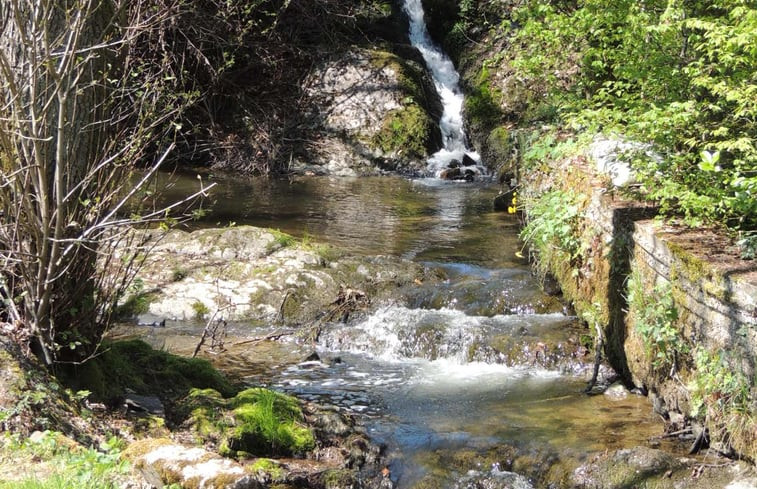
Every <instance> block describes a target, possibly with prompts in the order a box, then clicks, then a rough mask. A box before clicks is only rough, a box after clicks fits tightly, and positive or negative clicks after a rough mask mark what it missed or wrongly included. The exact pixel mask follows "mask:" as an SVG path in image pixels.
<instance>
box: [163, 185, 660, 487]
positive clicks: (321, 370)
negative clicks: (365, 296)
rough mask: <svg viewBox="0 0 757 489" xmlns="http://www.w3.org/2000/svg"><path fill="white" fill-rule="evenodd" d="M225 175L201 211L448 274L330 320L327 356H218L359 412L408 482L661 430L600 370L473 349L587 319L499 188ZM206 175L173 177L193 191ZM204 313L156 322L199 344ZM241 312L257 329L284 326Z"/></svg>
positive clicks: (482, 470)
mask: <svg viewBox="0 0 757 489" xmlns="http://www.w3.org/2000/svg"><path fill="white" fill-rule="evenodd" d="M206 178H207V177H206ZM211 179H213V180H216V181H217V182H218V183H219V185H218V187H217V188H216V189H214V190H213V194H212V198H211V200H212V201H213V203H212V206H211V208H210V211H209V212H208V214H207V215H206V216H205V217H204V218H203V220H202V221H199V222H196V223H195V224H194V225H196V226H216V225H226V224H228V223H229V222H230V221H232V222H235V223H237V224H253V225H261V226H267V227H274V228H280V229H281V230H282V231H286V232H289V233H292V234H294V235H297V236H303V235H305V234H309V235H310V236H312V237H313V238H314V239H316V240H319V241H325V242H329V243H332V244H334V245H336V246H340V247H344V248H346V249H348V250H349V251H350V252H352V253H356V254H363V255H376V254H390V255H396V256H402V257H406V258H409V259H412V260H415V261H418V262H422V263H425V264H427V265H428V266H430V267H437V268H440V269H442V270H444V272H445V274H446V277H447V280H446V281H445V282H444V283H443V284H441V285H439V286H434V287H429V286H426V285H419V287H418V289H417V291H416V293H415V294H411V295H410V296H409V297H406V298H404V299H403V300H404V302H403V301H399V300H398V301H397V302H396V303H391V304H383V305H381V306H380V307H379V308H378V309H377V310H376V311H375V312H373V313H371V314H370V315H368V316H366V317H362V318H359V319H357V320H355V321H353V322H350V323H348V324H333V325H330V326H329V327H328V328H326V330H325V331H324V332H323V334H322V335H321V338H320V340H319V343H318V345H316V348H317V351H318V354H319V356H320V361H304V359H305V358H306V357H307V356H308V355H309V354H310V353H311V352H312V349H311V347H310V346H308V345H301V344H298V343H295V342H290V341H280V342H262V343H259V344H256V345H254V346H250V345H244V346H238V347H233V348H231V349H230V351H229V352H227V353H225V354H223V355H221V356H220V358H219V359H218V361H219V365H221V366H222V367H223V368H224V369H226V370H228V371H231V372H233V373H234V374H235V375H237V376H238V377H241V378H243V379H244V380H245V381H246V382H247V383H249V384H250V385H267V386H270V387H273V388H275V389H279V390H282V391H286V392H289V393H291V394H294V395H296V396H298V397H301V398H304V399H309V400H314V401H318V402H320V403H323V404H326V405H331V406H335V407H336V408H338V409H342V410H345V411H347V412H351V413H354V414H355V415H357V416H359V417H360V419H361V420H362V421H363V422H364V423H365V426H366V428H367V430H368V433H369V434H370V435H371V436H372V437H373V439H375V440H376V441H377V442H381V443H383V444H385V445H386V447H387V460H388V463H389V468H390V469H391V471H392V479H393V480H394V482H395V483H396V487H398V488H403V489H404V488H412V487H421V486H417V484H418V483H419V481H421V482H423V483H425V484H426V485H425V486H423V487H438V488H444V487H450V488H453V487H464V486H463V485H461V484H463V483H462V482H460V481H461V480H462V479H463V478H465V477H470V474H472V473H474V474H475V473H479V474H484V475H486V474H489V473H491V472H492V471H493V470H496V468H495V469H492V468H491V464H492V463H493V461H496V462H497V463H499V464H500V466H501V467H506V468H510V467H511V466H512V467H514V468H515V469H516V470H519V471H521V472H525V473H527V474H528V475H529V476H531V477H532V478H534V479H535V480H537V479H538V477H539V473H540V471H547V470H552V471H554V470H556V469H554V468H552V469H550V467H553V466H560V464H565V465H566V466H569V465H570V463H577V462H580V461H581V460H583V459H584V458H586V457H588V456H589V454H591V453H592V452H596V451H602V450H605V449H614V448H621V447H626V446H635V445H637V444H644V443H646V440H647V439H648V438H649V437H650V436H653V435H658V434H660V433H661V430H662V428H661V426H659V424H658V423H656V422H655V420H654V419H653V418H652V413H651V409H650V407H649V405H648V404H647V402H646V400H645V399H643V398H640V397H636V396H633V395H630V396H628V397H626V398H624V399H613V398H609V397H608V396H602V395H600V396H587V395H585V394H582V392H581V391H582V389H583V388H584V386H585V383H586V380H587V377H586V369H581V368H573V367H569V368H566V367H564V366H561V364H559V362H558V363H555V364H554V365H553V366H547V367H546V368H545V367H544V366H535V365H534V364H533V362H523V363H518V362H515V363H513V362H505V361H503V359H502V356H501V355H499V356H498V355H487V354H481V355H478V354H476V353H475V352H479V351H483V352H484V353H486V352H487V351H489V350H487V349H486V348H483V349H481V348H480V347H481V345H502V344H505V343H507V344H509V345H511V346H510V348H515V349H527V348H529V345H531V346H533V345H538V344H539V341H543V342H545V343H554V344H557V343H564V344H567V343H569V342H570V341H572V340H574V339H575V338H580V336H581V334H583V333H584V332H585V330H584V329H583V328H582V326H581V325H580V324H578V322H577V321H576V320H575V318H573V317H571V316H570V315H569V314H566V313H565V312H563V310H562V307H560V306H559V304H558V305H555V300H554V298H551V297H547V296H545V295H544V294H543V293H542V292H541V291H540V289H539V287H538V286H537V284H536V283H535V281H534V279H533V278H532V275H531V274H530V271H529V265H528V263H526V262H525V261H524V260H523V259H522V258H519V256H518V255H519V253H518V252H519V251H520V249H521V244H520V242H519V241H518V238H517V231H518V226H519V223H518V221H517V217H515V216H511V215H507V214H503V213H496V212H493V211H492V210H491V201H492V198H493V197H494V195H495V194H496V188H493V187H491V186H489V185H488V184H484V183H455V182H442V181H439V180H435V179H433V180H415V181H409V180H406V179H402V178H398V177H376V178H361V179H343V178H341V179H330V178H324V177H320V178H318V177H315V178H297V179H294V180H275V179H273V180H271V179H267V180H256V179H250V180H245V179H243V178H238V177H235V178H230V179H224V178H222V177H211ZM194 182H196V179H194V178H180V179H178V180H177V181H176V183H175V184H172V186H171V185H168V186H169V187H170V190H171V191H172V192H174V193H176V195H182V194H186V192H187V188H188V186H191V185H193V183H194ZM169 197H170V196H169ZM200 327H201V326H200V325H191V324H184V325H177V326H175V327H172V328H166V329H165V330H151V332H150V334H151V335H153V336H152V338H151V339H152V340H153V341H154V342H155V343H157V344H159V345H160V346H162V347H165V348H168V349H169V350H173V351H178V352H187V351H191V349H192V348H193V346H194V343H195V342H196V335H197V334H198V331H199V328H200ZM231 327H232V330H231V331H230V333H231V334H232V335H233V336H235V337H242V338H243V337H257V336H262V335H264V334H266V333H267V332H268V331H270V330H271V328H272V327H273V326H272V325H250V324H243V323H240V324H234V325H232V326H231ZM508 342H509V343H508ZM513 345H514V346H513ZM499 348H500V349H502V348H503V347H499ZM544 464H546V465H544ZM471 471H474V472H471Z"/></svg>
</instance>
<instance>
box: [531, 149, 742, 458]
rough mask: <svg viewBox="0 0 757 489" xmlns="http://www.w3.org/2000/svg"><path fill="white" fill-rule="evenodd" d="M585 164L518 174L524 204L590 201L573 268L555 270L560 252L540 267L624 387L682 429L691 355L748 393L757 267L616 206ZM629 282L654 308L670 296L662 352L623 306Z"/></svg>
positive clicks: (637, 210)
mask: <svg viewBox="0 0 757 489" xmlns="http://www.w3.org/2000/svg"><path fill="white" fill-rule="evenodd" d="M590 163H591V161H590V159H589V158H588V157H587V156H585V155H579V156H574V157H572V158H568V159H566V160H565V161H561V162H557V163H553V164H552V165H551V166H552V168H551V170H550V171H549V172H542V171H539V172H532V173H531V174H529V173H528V172H526V171H522V176H521V180H522V181H521V189H520V190H519V192H520V195H521V196H522V198H523V200H524V201H528V200H529V199H537V198H538V196H539V195H541V194H542V193H544V192H546V191H548V190H561V191H564V192H570V193H572V194H574V195H582V196H586V197H587V198H586V199H584V200H583V205H584V207H583V211H582V219H581V223H580V224H579V225H578V226H577V229H576V233H577V234H578V235H579V237H580V239H581V242H582V244H583V246H582V248H581V250H582V251H581V256H580V258H579V260H578V263H577V264H576V263H571V264H570V265H568V264H566V263H565V261H564V260H562V261H560V259H559V257H560V256H561V255H559V251H558V254H556V255H553V256H552V258H551V259H547V260H545V261H546V262H547V263H548V264H549V265H548V268H549V270H548V271H549V272H550V273H551V274H553V275H554V276H555V278H556V279H557V281H558V282H559V283H560V285H561V288H562V290H563V293H564V294H565V296H566V298H567V299H568V300H570V301H571V302H573V304H574V306H575V309H576V312H577V314H578V315H579V316H581V317H583V318H584V319H586V320H587V322H589V323H592V322H594V323H596V324H597V326H599V327H600V329H601V331H602V335H603V340H604V352H605V355H606V358H607V359H608V360H609V361H610V363H611V364H612V366H613V367H614V368H615V369H616V370H617V371H618V373H619V374H621V376H622V377H623V378H624V380H625V381H626V382H627V383H628V384H634V385H635V386H636V387H641V388H643V389H644V390H646V391H647V392H649V393H650V395H651V397H652V400H653V402H654V407H655V410H656V411H658V412H660V413H661V414H663V416H664V417H666V418H667V419H668V420H669V421H670V422H671V423H672V424H675V425H679V426H683V425H686V424H688V423H689V422H690V421H692V420H696V417H695V416H693V415H692V403H691V399H692V395H691V390H692V389H691V385H693V383H694V382H695V381H696V379H697V375H698V373H697V372H696V362H695V361H694V352H695V351H699V350H701V349H704V350H706V352H707V354H708V355H712V357H713V358H718V359H720V361H722V362H726V364H727V368H729V369H732V371H733V372H735V373H737V374H739V375H740V374H743V375H744V376H745V378H746V379H747V380H748V386H747V387H749V386H751V385H753V384H754V377H755V368H756V364H757V262H755V261H753V260H752V261H747V260H739V259H738V258H737V257H738V252H737V250H736V249H735V248H734V247H733V245H732V244H730V243H729V241H728V240H727V239H726V237H723V236H718V235H717V234H716V233H714V232H712V231H709V230H701V229H696V230H686V229H677V228H674V227H672V226H670V225H666V224H663V223H662V222H661V221H659V220H656V219H655V218H654V215H655V213H656V210H655V208H654V207H652V206H650V205H646V204H641V203H639V202H636V201H632V200H628V199H624V198H622V197H621V196H620V192H619V191H617V190H616V189H615V190H614V187H613V186H612V185H611V183H610V182H609V181H608V178H607V177H606V176H604V177H603V176H598V175H596V174H595V172H594V170H593V165H591V164H590ZM526 210H528V205H526ZM552 246H553V248H554V245H552ZM537 248H538V246H537ZM537 253H538V250H537ZM542 253H544V254H546V253H549V251H548V249H547V250H545V249H544V248H542ZM555 256H557V257H558V259H557V260H555V258H554V257H555ZM542 258H543V257H542ZM537 259H539V257H538V256H537ZM632 276H633V277H635V279H634V280H640V281H641V284H643V285H642V286H643V291H644V295H645V297H646V299H647V300H648V304H651V306H650V307H654V305H655V304H656V303H657V302H660V303H661V301H662V300H663V298H662V297H657V296H656V295H659V294H661V292H660V291H661V290H666V291H669V293H670V294H671V295H672V303H673V304H674V308H675V315H676V316H677V317H676V319H675V320H674V321H672V328H673V329H672V330H673V331H674V332H675V333H674V335H675V337H674V338H672V339H671V340H670V341H669V343H665V341H663V342H661V343H659V344H660V345H662V347H659V346H652V347H651V348H650V346H649V336H646V337H644V336H643V333H642V331H641V330H642V328H640V324H639V323H640V322H641V321H642V319H640V318H641V316H642V315H643V314H644V311H639V310H634V307H635V306H634V305H633V304H629V303H628V302H629V301H628V297H629V281H630V278H631V277H632ZM594 329H595V328H592V330H594ZM592 332H593V331H592ZM647 335H648V333H647ZM645 340H646V342H645ZM655 348H657V350H662V352H661V353H659V352H658V351H655ZM674 350H675V351H674ZM656 355H657V356H656ZM660 357H663V360H660ZM629 387H630V385H629ZM718 402H719V401H718ZM752 403H753V401H752ZM679 426H677V427H679ZM711 431H712V430H711ZM742 446H743V444H742Z"/></svg>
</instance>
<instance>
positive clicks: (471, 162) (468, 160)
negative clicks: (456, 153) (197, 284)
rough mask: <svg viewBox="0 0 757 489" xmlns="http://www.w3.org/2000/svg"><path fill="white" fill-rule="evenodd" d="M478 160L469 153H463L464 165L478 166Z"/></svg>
mask: <svg viewBox="0 0 757 489" xmlns="http://www.w3.org/2000/svg"><path fill="white" fill-rule="evenodd" d="M477 164H478V162H477V161H476V160H474V159H473V158H471V156H470V155H469V154H468V153H465V154H464V155H463V166H476V165H477Z"/></svg>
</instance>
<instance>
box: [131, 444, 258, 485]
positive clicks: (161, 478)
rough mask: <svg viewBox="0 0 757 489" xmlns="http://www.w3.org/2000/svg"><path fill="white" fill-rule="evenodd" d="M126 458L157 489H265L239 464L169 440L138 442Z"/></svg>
mask: <svg viewBox="0 0 757 489" xmlns="http://www.w3.org/2000/svg"><path fill="white" fill-rule="evenodd" d="M124 456H125V457H126V458H127V459H128V460H129V461H130V462H131V463H132V464H133V465H134V467H135V468H136V469H137V470H138V471H139V472H140V473H141V474H142V476H143V477H144V478H145V480H146V481H147V482H148V483H150V484H152V485H153V486H154V487H163V486H165V485H170V484H179V485H180V486H181V487H198V488H203V489H216V488H218V489H220V488H224V489H259V488H262V487H263V486H262V485H261V484H260V482H258V481H257V480H256V479H255V478H254V476H253V475H252V474H250V473H248V472H247V471H246V470H245V468H244V467H242V465H240V464H239V463H237V462H235V461H233V460H229V459H225V458H222V457H220V456H219V455H217V454H214V453H211V452H209V451H207V450H205V449H204V448H198V447H192V448H189V447H185V446H182V445H179V444H176V443H173V442H171V441H170V440H164V439H145V440H139V441H136V442H134V443H132V444H131V445H130V446H129V448H127V450H126V451H125V452H124Z"/></svg>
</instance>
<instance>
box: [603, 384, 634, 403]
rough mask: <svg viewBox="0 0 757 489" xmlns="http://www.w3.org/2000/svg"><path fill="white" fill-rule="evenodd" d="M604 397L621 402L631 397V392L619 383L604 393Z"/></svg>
mask: <svg viewBox="0 0 757 489" xmlns="http://www.w3.org/2000/svg"><path fill="white" fill-rule="evenodd" d="M604 395H605V396H607V397H609V398H610V399H616V400H621V399H625V398H626V397H628V396H629V395H630V392H629V391H628V389H626V387H625V386H624V385H623V384H622V383H620V382H617V383H615V384H612V385H611V386H610V387H608V388H607V389H606V390H605V391H604Z"/></svg>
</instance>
